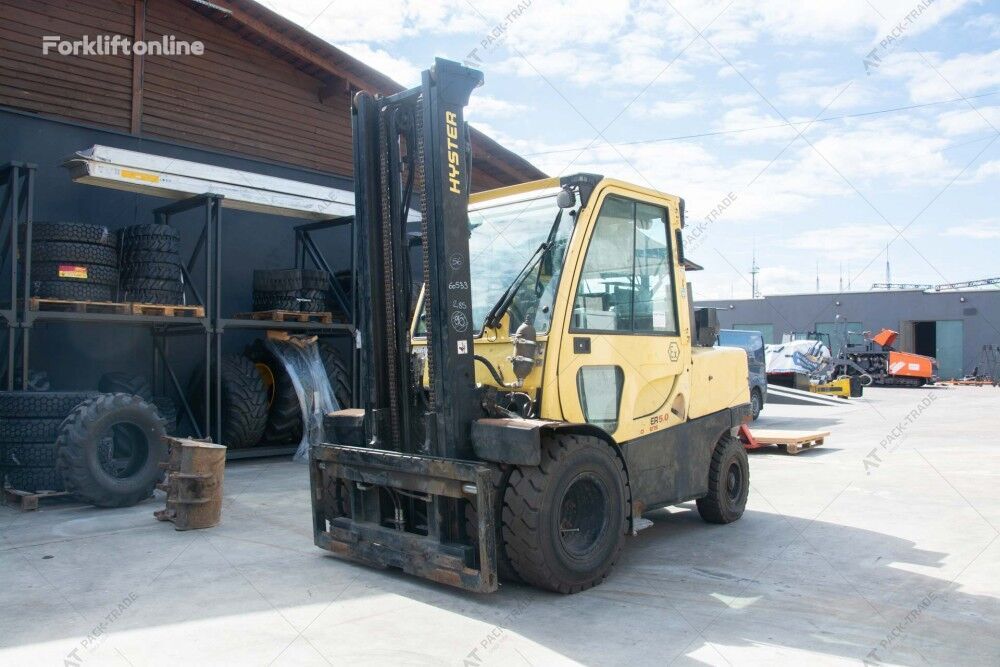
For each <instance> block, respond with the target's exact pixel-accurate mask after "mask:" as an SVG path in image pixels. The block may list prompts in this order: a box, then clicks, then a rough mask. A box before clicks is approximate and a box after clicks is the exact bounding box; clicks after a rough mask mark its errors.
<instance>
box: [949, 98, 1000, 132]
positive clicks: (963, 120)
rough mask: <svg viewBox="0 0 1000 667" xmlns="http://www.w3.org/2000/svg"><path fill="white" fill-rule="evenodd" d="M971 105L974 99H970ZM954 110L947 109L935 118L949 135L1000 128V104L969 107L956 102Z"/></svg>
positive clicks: (974, 101)
mask: <svg viewBox="0 0 1000 667" xmlns="http://www.w3.org/2000/svg"><path fill="white" fill-rule="evenodd" d="M970 102H972V104H973V105H975V104H976V100H970ZM955 106H956V107H958V110H956V111H947V112H945V113H943V114H941V115H939V116H938V118H937V124H938V127H939V128H941V131H942V132H944V133H945V134H947V135H949V136H957V135H962V134H971V133H992V132H993V131H994V130H995V128H1000V106H992V107H990V106H987V107H977V108H976V109H970V108H969V107H968V106H967V105H965V104H961V106H959V104H958V103H956V105H955Z"/></svg>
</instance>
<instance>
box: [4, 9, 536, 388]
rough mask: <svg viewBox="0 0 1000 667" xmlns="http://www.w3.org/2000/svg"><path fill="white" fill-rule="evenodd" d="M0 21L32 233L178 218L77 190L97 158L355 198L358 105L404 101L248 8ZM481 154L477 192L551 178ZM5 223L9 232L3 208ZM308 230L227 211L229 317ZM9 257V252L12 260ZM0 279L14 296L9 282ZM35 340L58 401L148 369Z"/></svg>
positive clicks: (90, 340) (478, 142) (67, 340)
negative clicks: (81, 171)
mask: <svg viewBox="0 0 1000 667" xmlns="http://www.w3.org/2000/svg"><path fill="white" fill-rule="evenodd" d="M0 17H2V19H3V20H2V21H0V166H2V165H5V164H9V163H11V162H17V163H28V164H32V165H35V167H36V168H35V179H34V183H33V190H34V192H33V197H32V200H33V219H34V220H35V221H36V222H37V221H73V222H84V223H91V224H100V225H106V226H108V227H109V228H111V229H112V230H115V229H120V228H122V227H124V226H127V225H133V224H139V223H151V222H153V221H154V220H153V211H154V209H156V208H157V207H160V206H163V205H164V204H165V203H169V200H165V199H161V198H158V197H153V196H149V195H147V194H136V193H134V192H126V191H121V190H115V189H108V188H105V187H94V186H93V185H86V184H81V183H76V182H73V180H72V179H71V177H70V174H69V172H68V171H67V169H65V168H64V167H63V166H62V165H63V163H64V161H65V160H66V158H67V157H68V156H71V155H74V154H76V153H77V152H79V151H82V150H85V149H88V148H89V147H92V146H95V145H100V146H108V147H112V148H118V149H127V150H131V151H138V152H141V153H144V154H150V155H156V156H162V157H166V158H171V159H178V160H185V161H189V162H195V163H201V164H207V165H213V166H216V167H224V168H230V169H235V170H240V171H242V172H251V173H253V174H261V175H265V176H269V177H279V178H283V179H289V180H291V181H296V182H300V183H304V184H309V185H320V186H326V187H330V188H337V189H340V190H347V191H349V190H351V189H352V181H351V172H352V143H351V116H350V101H351V98H352V95H353V93H354V92H356V91H358V90H362V89H363V90H368V91H372V92H376V93H381V94H391V93H394V92H397V91H399V90H401V89H402V88H401V86H400V85H399V84H397V83H396V82H394V81H392V80H391V79H389V78H388V77H386V76H384V75H382V74H380V73H379V72H377V71H375V70H373V69H372V68H370V67H368V66H367V65H365V64H364V63H362V62H359V61H358V60H356V59H354V58H352V57H350V56H349V55H347V54H346V53H344V52H342V51H340V50H338V49H337V48H335V47H334V46H331V45H330V44H328V43H327V42H325V41H324V40H322V39H319V38H317V37H315V36H313V35H312V34H310V33H309V32H307V31H306V30H304V29H302V28H301V27H299V26H297V25H295V24H293V23H291V22H290V21H288V20H286V19H284V18H283V17H281V16H279V15H278V14H276V13H274V12H272V11H271V10H269V9H267V8H266V7H264V6H263V5H260V4H258V3H256V2H253V1H252V0H213V1H212V2H211V3H209V2H203V1H202V0H75V1H74V2H64V1H62V0H0ZM54 37H58V39H59V41H60V42H67V41H68V42H74V41H79V40H83V39H85V38H86V39H89V40H95V39H103V43H104V46H105V47H106V46H107V45H108V44H109V43H110V41H111V40H112V39H115V38H118V37H121V38H123V39H124V38H128V39H129V40H144V41H146V42H160V43H166V42H164V40H167V42H169V43H171V44H173V43H180V42H186V43H191V44H193V43H196V42H200V43H201V44H202V45H203V52H202V53H200V55H198V53H199V51H201V49H195V50H188V51H185V52H184V54H183V55H166V54H165V53H160V52H153V50H152V49H150V52H149V53H142V54H140V53H138V50H134V51H133V52H131V53H128V54H125V53H123V52H121V51H119V52H118V53H117V54H115V55H109V54H107V49H106V48H103V49H101V50H103V51H104V54H103V55H102V54H100V53H97V54H93V53H88V52H87V51H86V50H80V49H77V50H76V55H73V54H72V53H70V54H69V55H65V53H67V52H69V48H66V49H63V48H62V47H61V45H59V44H57V43H56V40H54V39H53V38H54ZM120 41H121V40H118V42H119V43H120ZM46 45H49V48H43V47H45V46H46ZM161 51H162V49H161ZM472 145H473V154H472V162H473V170H472V177H471V183H472V189H473V190H484V189H490V188H494V187H499V186H503V185H510V184H515V183H519V182H523V181H526V180H531V179H536V178H540V177H542V176H544V174H542V173H541V172H540V171H539V170H538V169H536V168H535V167H533V166H532V165H531V164H529V163H528V162H526V161H525V160H523V159H521V158H520V157H518V156H516V155H514V154H513V153H511V152H509V151H507V150H506V149H504V148H503V147H501V146H500V145H498V144H497V143H496V142H494V141H492V140H491V139H489V138H488V137H486V136H485V135H483V134H482V133H480V132H478V131H476V130H473V131H472ZM7 185H9V184H4V183H2V182H0V186H2V187H7ZM4 192H6V193H7V195H9V194H10V192H9V189H8V190H5V191H4ZM4 196H6V195H4V194H3V193H0V203H2V204H3V205H4V206H5V207H6V206H7V204H9V202H10V200H9V197H8V199H6V200H4ZM22 204H23V200H22ZM4 215H5V216H6V218H5V223H7V221H8V220H9V219H10V215H9V211H8V209H7V208H4ZM22 215H23V213H22ZM191 217H193V218H194V222H193V223H192V222H190V220H188V219H180V222H179V227H180V229H181V232H182V239H181V243H182V246H183V247H182V255H183V256H185V257H186V256H187V254H188V253H190V252H191V251H192V248H193V247H194V246H195V244H196V243H197V240H198V226H197V222H198V220H197V214H196V213H194V214H190V215H189V218H191ZM22 219H23V218H22ZM302 222H303V221H302V220H301V219H299V220H295V219H285V218H282V217H278V216H274V215H267V214H262V213H255V212H247V211H230V210H227V211H226V215H225V217H224V222H223V223H222V225H223V227H224V229H225V233H224V234H223V238H224V239H225V241H224V248H223V256H222V261H221V265H222V266H223V270H222V279H221V281H220V282H221V298H220V299H219V301H220V303H221V304H222V310H223V311H224V312H223V314H224V315H225V316H232V314H233V313H239V312H243V311H248V310H251V276H252V270H253V269H267V268H284V267H290V266H293V265H294V263H295V260H296V251H295V249H296V246H295V234H294V231H293V227H294V225H296V224H301V223H302ZM8 229H9V227H8ZM8 238H9V237H8ZM315 240H316V243H317V244H318V245H319V246H321V250H322V251H323V253H325V257H326V259H327V260H328V261H329V263H330V264H331V265H332V266H333V268H334V269H338V270H342V269H345V268H346V267H348V266H349V260H350V250H349V249H350V243H349V240H350V230H349V229H347V228H346V227H345V226H341V227H338V228H336V229H332V230H325V231H323V232H322V233H319V232H317V233H316V235H315ZM11 250H12V249H11V248H10V244H9V243H8V244H7V245H6V246H5V252H6V253H10V252H11ZM8 259H9V256H8ZM5 266H6V267H9V266H10V263H9V262H8V263H7V264H5ZM3 276H4V278H3V280H6V281H8V283H9V278H10V271H9V268H5V273H4V274H3ZM8 283H5V284H3V285H0V292H2V291H3V290H6V292H5V293H4V296H3V299H2V300H3V301H5V302H6V305H3V304H0V309H7V315H8V319H13V315H11V313H12V312H13V310H14V309H13V307H12V305H11V304H10V298H9V294H10V292H9V289H10V288H9V284H8ZM40 324H41V323H40ZM36 328H37V331H36V332H35V333H33V335H32V344H31V361H30V365H31V367H32V369H38V370H42V371H45V372H47V373H48V375H49V377H50V379H51V381H52V387H53V388H54V389H92V388H93V387H94V383H95V382H96V378H97V377H98V375H99V374H100V373H101V372H103V371H107V370H119V371H127V372H133V373H135V372H147V371H148V370H149V368H150V345H151V343H150V336H149V335H148V333H147V332H144V331H142V330H140V328H138V327H131V328H130V327H126V326H103V325H85V326H75V323H74V325H72V326H71V325H70V324H68V323H66V322H46V323H44V326H38V327H36ZM247 337H248V334H244V333H241V332H234V333H233V334H232V335H230V334H227V335H226V337H225V347H226V349H227V350H232V349H241V347H242V346H243V345H245V344H246V339H247ZM6 339H7V336H4V337H3V340H6ZM22 347H23V346H22ZM178 347H179V348H180V349H177V348H178ZM185 347H186V346H175V352H174V353H173V354H174V355H175V356H176V357H177V359H176V364H177V366H176V368H177V374H178V376H179V377H180V379H181V381H182V382H183V381H184V380H185V378H186V376H187V375H189V374H190V373H191V369H192V367H193V365H194V364H195V362H196V360H195V359H194V358H193V355H192V354H191V353H190V350H187V349H184V348H185ZM193 347H195V348H197V346H193ZM19 354H20V352H19ZM185 355H186V356H185ZM2 356H3V357H4V358H5V359H6V356H7V355H6V354H3V355H2ZM186 357H187V358H186Z"/></svg>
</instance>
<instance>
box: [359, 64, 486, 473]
mask: <svg viewBox="0 0 1000 667" xmlns="http://www.w3.org/2000/svg"><path fill="white" fill-rule="evenodd" d="M481 83H482V74H481V73H480V72H478V71H475V70H471V69H468V68H466V67H462V66H461V65H458V64H457V63H453V62H451V61H447V60H441V59H438V60H437V61H436V64H435V66H434V68H433V69H431V70H428V71H426V72H424V73H423V84H422V85H421V86H420V87H418V88H414V89H411V90H407V91H404V92H402V93H399V94H397V95H393V96H391V97H385V98H377V97H374V96H373V95H371V94H370V93H365V92H361V93H358V94H357V95H356V97H355V100H354V110H353V118H352V119H353V128H354V156H355V165H354V178H355V187H356V195H355V196H356V212H355V214H356V218H355V222H356V225H357V233H358V235H359V238H358V241H359V243H358V244H357V246H356V247H357V248H358V252H359V255H360V256H359V257H357V258H356V266H357V267H358V275H359V290H358V296H359V304H358V305H359V314H360V317H359V320H360V321H361V323H362V325H361V335H362V347H361V383H362V391H361V396H362V398H363V400H364V407H365V411H366V423H365V435H366V439H367V443H368V446H369V447H375V448H378V449H392V450H396V451H400V452H406V453H422V454H431V455H435V456H444V457H455V458H471V457H472V450H471V447H470V445H469V432H470V428H471V423H472V420H473V419H474V417H475V416H476V414H475V411H476V409H477V405H476V397H475V373H474V368H473V334H474V332H473V330H472V299H471V291H470V276H469V224H468V203H469V178H470V176H471V173H470V172H471V160H470V158H471V147H470V145H469V132H468V127H467V125H466V123H465V121H464V120H463V115H464V114H463V108H464V107H465V105H467V104H468V102H469V95H470V93H471V92H472V90H473V89H474V88H475V87H477V86H479V85H480V84H481ZM414 190H416V194H417V196H418V197H419V201H420V205H419V213H420V236H421V241H422V242H421V243H420V247H421V249H422V253H423V262H422V263H423V283H424V284H425V285H426V286H427V287H426V290H427V291H426V296H425V305H426V313H425V316H426V325H427V331H428V342H429V344H428V350H427V353H428V370H429V379H430V383H429V392H427V394H426V397H425V396H424V395H423V391H424V390H423V388H422V387H421V382H420V379H421V373H420V369H418V368H415V367H414V364H413V363H411V351H410V335H409V324H410V321H411V317H412V312H413V300H414V299H413V294H412V292H411V283H412V281H411V268H410V266H409V244H408V234H407V227H408V222H409V218H410V212H411V210H412V206H411V204H412V199H413V194H414Z"/></svg>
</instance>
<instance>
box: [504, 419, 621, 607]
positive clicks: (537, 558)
mask: <svg viewBox="0 0 1000 667" xmlns="http://www.w3.org/2000/svg"><path fill="white" fill-rule="evenodd" d="M627 498H628V493H627V481H626V478H625V469H624V467H623V465H622V462H621V459H619V458H618V456H617V455H616V453H615V452H614V451H613V450H612V449H611V447H610V446H608V445H607V444H606V443H605V442H604V441H602V440H600V439H599V438H596V437H593V436H584V435H556V436H548V437H545V438H544V439H543V441H542V461H541V464H540V465H539V466H538V467H533V466H521V467H518V468H515V469H514V470H513V471H512V472H511V475H510V480H509V481H508V484H507V486H506V489H505V491H504V505H503V529H502V534H503V543H504V545H503V546H504V548H505V550H506V553H507V557H508V558H509V559H510V564H511V566H512V567H513V569H514V571H515V572H516V573H517V574H518V576H520V578H521V579H523V580H524V581H525V582H526V583H529V584H531V585H533V586H536V587H538V588H544V589H548V590H551V591H556V592H558V593H577V592H579V591H582V590H586V589H588V588H591V587H593V586H596V585H597V584H599V583H601V582H602V581H604V580H605V579H606V578H607V576H608V574H609V573H610V572H611V569H612V568H613V567H614V565H615V562H616V561H617V560H618V556H619V554H620V553H621V550H622V546H623V544H624V542H625V532H626V530H627V524H628V501H627Z"/></svg>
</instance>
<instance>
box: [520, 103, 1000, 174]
mask: <svg viewBox="0 0 1000 667" xmlns="http://www.w3.org/2000/svg"><path fill="white" fill-rule="evenodd" d="M997 94H1000V90H994V91H993V92H989V93H981V94H979V95H968V96H966V97H964V98H962V97H956V98H954V99H951V100H940V101H938V102H924V103H923V104H909V105H906V106H902V107H891V108H888V109H877V110H875V111H861V112H858V113H849V114H842V115H840V116H827V117H826V118H817V119H815V120H811V121H806V120H804V121H798V122H795V123H775V124H774V125H759V126H757V127H744V128H740V129H736V130H716V131H714V132H701V133H698V134H683V135H679V136H676V137H662V138H660V139H637V140H635V141H616V142H613V145H615V146H636V145H640V144H656V143H661V142H668V141H683V140H684V139H702V138H705V137H717V136H721V135H725V134H743V133H745V132H757V131H759V130H774V129H778V128H781V127H790V126H794V125H810V124H812V123H828V122H830V121H834V120H844V119H845V118H864V117H865V116H877V115H880V114H885V113H897V112H899V111H911V110H913V109H923V108H924V107H932V106H937V105H940V104H953V103H955V102H964V101H966V100H974V99H977V98H980V97H990V96H991V95H997ZM608 143H609V144H610V143H612V142H608ZM586 148H587V147H585V146H576V147H574V148H559V149H556V150H551V151H539V152H537V153H522V154H521V155H522V156H524V157H534V156H536V155H554V154H556V153H569V152H572V151H581V150H585V149H586Z"/></svg>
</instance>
